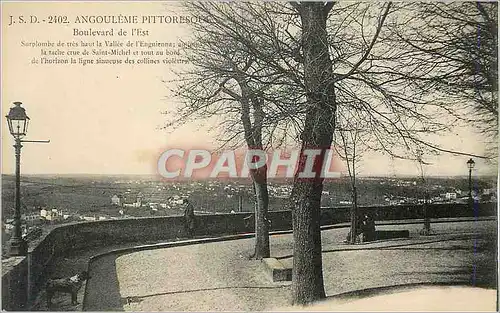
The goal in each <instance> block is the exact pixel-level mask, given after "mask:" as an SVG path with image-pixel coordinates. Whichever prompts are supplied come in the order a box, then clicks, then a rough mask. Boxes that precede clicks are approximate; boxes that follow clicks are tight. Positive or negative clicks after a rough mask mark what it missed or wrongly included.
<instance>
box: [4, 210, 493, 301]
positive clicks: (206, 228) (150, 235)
mask: <svg viewBox="0 0 500 313" xmlns="http://www.w3.org/2000/svg"><path fill="white" fill-rule="evenodd" d="M496 209H497V204H496V203H482V204H480V205H478V206H477V208H475V209H474V210H471V209H469V208H468V207H467V205H466V204H464V205H461V204H439V205H429V207H428V212H429V215H430V216H431V217H432V218H439V217H474V216H496V215H497V213H496ZM360 212H367V213H369V214H371V215H372V216H374V218H375V220H398V219H414V218H422V217H423V215H422V213H423V209H422V206H418V205H413V206H391V207H382V206H380V207H375V206H374V207H362V208H360ZM269 220H270V223H271V227H270V229H271V230H272V231H278V230H290V229H291V228H292V215H291V211H271V212H269ZM196 221H197V228H196V236H219V235H232V234H242V233H249V232H253V231H254V226H255V225H254V218H253V214H252V213H228V214H210V215H198V216H196ZM347 221H349V208H323V209H322V211H321V225H330V224H336V223H343V222H347ZM182 237H185V234H184V224H183V217H182V216H168V217H148V218H132V219H119V220H104V221H96V222H82V223H73V224H66V225H60V226H57V227H56V228H54V229H53V230H52V231H50V232H49V233H48V234H46V235H45V236H42V237H41V238H40V239H39V240H38V241H37V243H36V244H34V245H31V246H30V249H29V253H28V256H27V257H26V258H11V259H9V260H8V262H11V264H6V263H3V264H2V267H3V273H2V303H3V304H2V306H3V309H5V310H28V309H29V308H30V303H31V302H32V301H33V300H34V299H35V297H36V296H37V294H38V291H39V290H40V287H41V286H43V284H44V282H45V281H46V279H47V277H46V275H47V273H46V268H47V266H48V265H49V264H50V262H51V261H52V260H53V258H54V257H56V256H64V255H65V254H66V253H68V252H70V251H75V250H81V249H89V248H92V247H98V246H107V245H116V244H120V243H130V242H137V243H149V242H158V241H169V240H172V239H175V238H182Z"/></svg>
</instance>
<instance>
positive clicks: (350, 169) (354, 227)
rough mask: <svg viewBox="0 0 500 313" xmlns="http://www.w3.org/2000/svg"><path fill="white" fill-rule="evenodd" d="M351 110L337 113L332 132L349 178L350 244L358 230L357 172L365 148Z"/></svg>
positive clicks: (362, 128)
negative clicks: (335, 123)
mask: <svg viewBox="0 0 500 313" xmlns="http://www.w3.org/2000/svg"><path fill="white" fill-rule="evenodd" d="M349 113H352V111H350V112H349V111H348V112H342V110H339V111H338V114H337V127H336V129H335V133H334V145H335V150H336V152H337V155H338V156H339V157H340V158H341V159H342V160H344V162H345V165H346V168H347V174H348V178H349V187H350V189H351V214H350V216H351V229H350V231H349V234H348V241H349V243H351V244H355V243H356V237H357V235H358V233H359V232H360V229H358V225H359V222H360V221H359V219H358V217H359V212H358V189H357V173H358V168H359V162H360V161H361V155H362V152H363V150H364V148H366V146H365V145H364V143H363V136H365V133H364V131H365V130H364V127H363V126H362V125H358V124H357V123H356V121H357V119H356V117H355V116H353V115H352V114H349Z"/></svg>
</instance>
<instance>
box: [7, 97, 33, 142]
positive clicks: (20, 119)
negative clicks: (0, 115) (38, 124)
mask: <svg viewBox="0 0 500 313" xmlns="http://www.w3.org/2000/svg"><path fill="white" fill-rule="evenodd" d="M21 104H22V103H21V102H14V105H15V106H14V107H12V108H10V111H9V114H8V115H6V116H5V117H6V118H7V124H8V125H9V131H10V133H11V134H12V136H14V137H15V138H21V137H24V136H26V133H27V131H28V124H29V120H30V118H29V117H28V115H26V110H25V109H24V108H23V107H21Z"/></svg>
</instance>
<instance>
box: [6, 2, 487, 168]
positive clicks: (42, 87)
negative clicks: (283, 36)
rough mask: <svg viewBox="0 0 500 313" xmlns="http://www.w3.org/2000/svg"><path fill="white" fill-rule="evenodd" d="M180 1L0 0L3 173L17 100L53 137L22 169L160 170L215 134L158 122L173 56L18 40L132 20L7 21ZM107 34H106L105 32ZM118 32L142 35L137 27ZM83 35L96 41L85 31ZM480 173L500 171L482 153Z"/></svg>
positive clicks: (470, 145)
mask: <svg viewBox="0 0 500 313" xmlns="http://www.w3.org/2000/svg"><path fill="white" fill-rule="evenodd" d="M175 7H176V4H175V3H169V4H165V3H158V2H150V3H148V2H141V3H134V2H127V3H119V2H108V3H98V2H88V3H78V2H49V3H32V2H30V3H22V2H16V3H5V2H2V23H3V25H2V36H1V37H2V96H1V97H2V98H1V99H2V114H3V116H2V173H13V172H14V149H13V147H12V144H13V139H12V137H11V136H10V134H9V133H8V128H7V125H6V122H5V117H4V116H5V115H6V114H7V113H8V111H9V108H10V107H11V106H12V103H13V102H15V101H21V102H23V106H24V107H25V108H26V112H27V114H28V115H29V117H30V118H31V121H30V128H29V130H28V136H27V137H26V139H30V140H39V139H50V140H51V142H50V143H49V144H35V143H26V144H24V147H23V150H22V169H21V170H22V173H26V174H43V173H51V174H52V173H64V174H71V173H79V174H83V173H88V174H156V172H157V171H156V162H157V160H158V157H159V155H160V154H161V152H163V150H164V148H165V147H166V146H169V147H175V146H176V145H179V146H182V147H189V146H190V145H193V146H197V145H210V144H211V143H212V142H213V141H214V140H213V138H214V136H215V134H209V133H208V132H207V131H206V129H200V130H199V125H198V124H197V123H196V121H193V122H192V123H190V124H189V125H186V126H185V127H184V128H183V129H181V130H178V131H176V132H174V133H173V134H169V133H167V132H165V131H162V130H159V129H158V128H159V127H160V126H161V125H162V124H163V122H164V121H165V117H164V116H163V115H162V114H161V112H162V111H165V110H169V109H171V108H172V105H173V104H172V100H171V99H167V98H166V96H167V95H168V93H167V88H166V86H165V83H163V82H162V80H169V79H171V78H172V75H171V72H170V70H171V68H170V66H169V65H141V66H137V65H127V64H123V65H114V66H113V65H87V66H81V65H78V64H75V65H61V64H51V65H47V64H38V65H37V64H30V60H31V58H32V57H34V56H39V48H29V47H21V41H23V40H24V41H26V42H34V41H36V40H38V41H46V40H51V41H55V42H57V41H58V40H61V41H63V42H64V41H70V40H73V39H74V40H77V41H79V40H80V39H79V38H77V37H73V31H72V29H73V28H75V27H76V28H80V29H88V28H89V27H92V28H94V29H106V28H120V27H121V28H124V29H131V28H135V27H136V26H132V25H128V24H125V25H112V26H109V25H84V24H80V25H75V24H72V23H70V24H68V25H54V24H47V23H41V24H36V25H33V24H22V25H21V24H18V25H12V26H8V22H9V20H10V19H9V16H10V15H13V16H19V15H23V16H26V17H27V18H28V17H29V16H30V15H36V16H48V15H67V16H68V17H69V20H70V21H72V20H74V18H75V17H76V15H85V14H93V15H111V14H113V15H118V14H124V15H131V14H133V15H149V14H156V15H158V14H164V15H166V14H171V13H169V11H170V12H171V10H175ZM138 27H142V28H143V29H147V30H148V31H149V34H150V35H149V36H147V37H142V38H140V40H147V41H155V40H159V41H162V42H167V41H168V42H177V41H178V40H179V38H185V37H186V31H185V29H183V28H182V27H181V26H179V24H145V25H138ZM102 39H103V38H102ZM113 39H118V40H127V39H130V40H137V38H132V37H131V36H127V37H124V38H123V39H120V38H118V37H116V36H115V38H113ZM84 40H86V41H90V39H87V38H85V39H84ZM440 141H441V142H443V143H445V144H446V147H447V148H449V149H459V150H462V151H465V152H471V153H474V154H482V153H483V152H484V144H483V143H482V140H481V137H480V136H477V135H474V134H473V131H472V130H470V129H467V130H464V129H462V130H460V132H459V134H458V135H454V134H450V135H449V136H448V137H447V138H442V139H440ZM467 159H468V157H465V156H463V157H453V156H450V155H445V156H441V157H439V158H436V159H432V160H430V161H431V162H432V163H433V165H430V166H427V168H426V171H427V173H429V174H430V175H465V174H467V168H466V165H465V162H466V161H467ZM476 163H477V166H476V168H477V173H478V174H487V173H496V168H493V167H488V166H487V165H486V164H485V163H484V162H482V161H481V160H479V159H476ZM418 173H419V171H418V168H417V166H416V165H415V163H414V162H408V161H396V162H392V161H391V160H390V159H389V158H387V157H381V156H378V155H370V154H366V155H365V157H364V161H363V168H362V170H361V172H360V174H362V175H393V174H404V175H418Z"/></svg>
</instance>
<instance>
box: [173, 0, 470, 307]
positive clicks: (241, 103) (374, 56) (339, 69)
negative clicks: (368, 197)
mask: <svg viewBox="0 0 500 313" xmlns="http://www.w3.org/2000/svg"><path fill="white" fill-rule="evenodd" d="M189 6H191V7H192V8H194V9H195V10H196V12H198V13H197V16H199V18H200V20H201V21H202V22H203V23H201V24H199V25H198V26H196V25H195V33H199V34H200V37H197V38H196V40H197V41H199V42H200V43H199V44H198V47H196V46H194V48H193V49H192V50H190V53H191V54H188V55H192V56H193V58H192V59H190V61H191V62H192V63H193V64H194V65H195V66H194V68H193V70H192V71H191V72H188V73H182V75H184V77H185V78H184V79H182V82H183V83H184V85H183V87H181V89H180V90H181V92H180V93H179V94H178V95H179V96H181V97H182V98H184V99H187V100H188V101H187V103H188V105H187V106H184V108H183V110H181V111H180V112H179V113H180V120H181V121H186V120H188V119H190V118H193V117H195V116H196V117H207V116H214V115H217V116H223V117H224V118H223V120H222V122H223V124H221V125H220V127H223V128H224V129H225V130H226V134H230V135H231V137H230V138H229V139H228V140H227V141H226V142H229V141H230V140H233V139H235V138H243V139H244V142H245V143H246V145H247V146H248V147H252V146H254V145H256V146H262V147H266V146H273V145H274V144H276V143H279V142H282V141H283V139H284V138H290V137H292V138H293V137H294V136H295V135H298V138H297V139H298V140H297V141H299V142H300V146H301V153H300V156H299V164H298V169H297V174H296V176H295V179H294V188H293V192H292V199H293V201H292V202H293V203H294V204H293V210H292V212H293V229H294V259H293V262H294V263H293V282H292V286H293V287H292V290H293V291H292V292H293V301H294V303H296V304H306V303H309V302H312V301H315V300H318V299H321V298H324V297H325V291H324V284H323V276H322V258H321V234H320V199H321V193H322V189H323V178H322V177H321V175H320V174H321V169H322V164H323V163H324V160H325V157H326V154H327V152H328V151H329V150H330V149H331V144H332V140H333V134H334V131H335V129H336V127H337V126H338V125H336V116H338V114H339V112H341V111H343V112H352V115H353V116H354V118H355V119H356V124H357V125H363V128H364V129H363V131H364V133H366V134H367V135H366V136H367V139H366V140H364V145H366V148H367V149H371V150H374V151H380V152H381V153H385V154H388V155H390V156H393V157H394V156H395V157H401V158H415V156H414V154H412V152H411V151H412V149H414V147H419V148H421V149H427V150H429V151H434V152H453V153H457V154H465V155H471V154H468V153H467V152H455V151H449V150H447V149H445V148H442V147H439V146H437V145H435V144H434V143H433V142H432V141H430V140H429V138H427V136H428V134H431V133H438V132H443V131H446V130H448V129H449V124H450V123H453V122H454V119H456V118H458V117H456V116H454V114H453V113H454V112H453V110H451V109H450V107H449V106H448V105H447V104H446V103H447V100H448V99H447V95H446V93H438V94H436V93H435V92H434V90H433V89H432V88H431V87H430V86H429V85H428V84H421V83H419V82H420V81H425V80H426V79H427V78H429V77H432V75H433V74H434V72H433V69H434V68H435V67H436V66H437V65H436V64H435V63H434V64H433V63H432V62H429V59H427V58H425V59H421V58H419V57H418V56H415V55H414V54H412V53H408V48H407V47H408V45H407V43H405V42H404V41H403V43H400V44H395V42H397V41H395V39H394V38H395V37H394V36H395V34H397V32H395V31H394V28H395V26H398V25H399V24H398V23H400V18H399V14H392V13H394V12H395V10H396V9H398V10H400V8H395V6H394V5H392V4H391V3H377V4H367V3H364V4H359V3H354V4H353V3H336V2H335V3H334V2H327V3H319V2H300V3H295V2H293V3H291V4H288V3H238V4H234V3H231V4H229V3H218V4H216V3H190V4H189ZM196 27H199V28H196ZM207 41H208V42H207ZM205 43H207V45H206V46H205V47H204V45H205ZM255 113H257V115H255ZM450 113H451V114H450ZM259 116H260V117H259ZM437 116H440V117H442V118H441V119H436V117H437ZM353 124H354V123H353ZM277 138H278V139H277ZM259 139H260V141H259ZM306 149H317V150H319V151H320V152H321V153H320V154H319V155H318V156H316V158H315V161H314V166H313V170H314V171H315V172H316V177H314V178H312V179H304V178H301V177H300V175H299V174H300V173H301V172H302V171H303V170H304V169H305V164H306V163H305V161H306V157H307V156H306V154H305V150H306ZM254 179H255V177H254Z"/></svg>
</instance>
